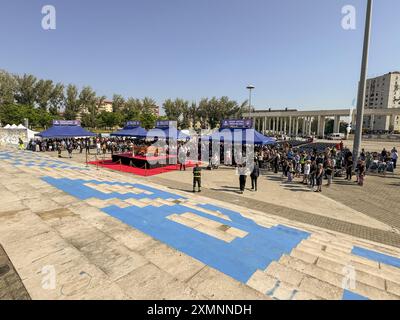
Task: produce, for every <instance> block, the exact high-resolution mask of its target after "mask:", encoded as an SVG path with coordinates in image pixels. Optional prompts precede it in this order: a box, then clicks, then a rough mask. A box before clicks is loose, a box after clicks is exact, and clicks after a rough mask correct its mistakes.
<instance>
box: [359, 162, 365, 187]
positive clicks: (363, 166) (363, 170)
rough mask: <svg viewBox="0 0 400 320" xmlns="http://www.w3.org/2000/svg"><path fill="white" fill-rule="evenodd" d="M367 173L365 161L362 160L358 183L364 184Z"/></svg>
mask: <svg viewBox="0 0 400 320" xmlns="http://www.w3.org/2000/svg"><path fill="white" fill-rule="evenodd" d="M365 173H366V167H365V161H361V162H360V164H359V167H358V185H359V186H361V187H362V186H363V185H364V178H365Z"/></svg>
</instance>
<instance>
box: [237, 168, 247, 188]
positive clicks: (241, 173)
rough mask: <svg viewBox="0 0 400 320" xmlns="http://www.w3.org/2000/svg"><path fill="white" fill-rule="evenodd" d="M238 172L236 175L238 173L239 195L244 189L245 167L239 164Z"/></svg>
mask: <svg viewBox="0 0 400 320" xmlns="http://www.w3.org/2000/svg"><path fill="white" fill-rule="evenodd" d="M238 171H239V172H238V173H239V188H240V194H243V193H244V190H245V188H246V180H247V175H246V167H245V166H244V165H243V164H240V165H239V166H238Z"/></svg>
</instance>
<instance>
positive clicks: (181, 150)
mask: <svg viewBox="0 0 400 320" xmlns="http://www.w3.org/2000/svg"><path fill="white" fill-rule="evenodd" d="M186 155H187V150H186V148H185V146H181V147H180V148H179V151H178V160H179V164H180V166H179V171H182V169H183V170H184V171H186Z"/></svg>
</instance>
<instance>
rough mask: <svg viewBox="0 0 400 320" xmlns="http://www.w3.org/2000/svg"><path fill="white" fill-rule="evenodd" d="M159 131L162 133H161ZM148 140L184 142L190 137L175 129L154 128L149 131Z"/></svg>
mask: <svg viewBox="0 0 400 320" xmlns="http://www.w3.org/2000/svg"><path fill="white" fill-rule="evenodd" d="M161 131H162V132H163V133H161ZM147 137H148V138H155V137H158V138H166V139H175V140H185V139H189V138H190V136H188V135H187V134H185V133H183V132H182V131H180V130H178V129H176V128H155V129H151V130H150V131H149V132H148V133H147Z"/></svg>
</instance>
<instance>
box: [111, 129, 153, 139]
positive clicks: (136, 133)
mask: <svg viewBox="0 0 400 320" xmlns="http://www.w3.org/2000/svg"><path fill="white" fill-rule="evenodd" d="M111 137H136V138H145V137H147V130H146V129H144V128H142V127H140V126H125V127H124V128H123V129H122V130H118V131H117V132H114V133H112V134H111Z"/></svg>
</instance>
